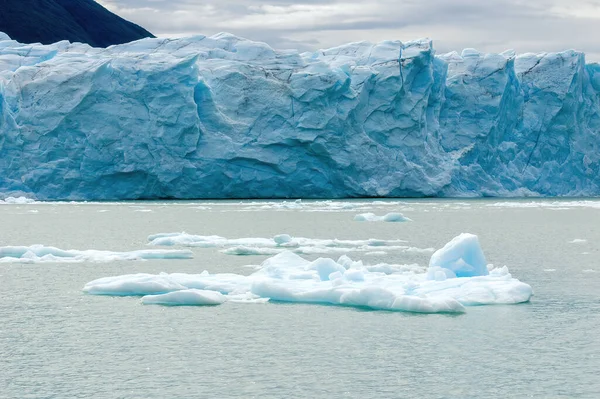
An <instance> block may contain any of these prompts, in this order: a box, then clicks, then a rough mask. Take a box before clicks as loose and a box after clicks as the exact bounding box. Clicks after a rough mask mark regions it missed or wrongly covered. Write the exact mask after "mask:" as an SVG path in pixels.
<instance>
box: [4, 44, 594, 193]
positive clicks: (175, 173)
mask: <svg viewBox="0 0 600 399" xmlns="http://www.w3.org/2000/svg"><path fill="white" fill-rule="evenodd" d="M599 97H600V66H599V65H598V64H586V62H585V57H584V54H582V53H580V52H576V51H572V50H569V51H564V52H561V53H541V54H523V55H515V54H514V53H512V52H505V53H502V54H482V53H479V52H477V51H475V50H472V49H467V50H464V51H463V52H462V53H461V54H459V53H450V54H444V55H436V54H435V51H434V48H433V45H432V42H431V41H429V40H419V41H413V42H406V43H403V42H400V41H385V42H381V43H376V44H372V43H367V42H360V43H351V44H347V45H344V46H340V47H336V48H332V49H328V50H320V51H316V52H312V53H310V52H309V53H298V52H296V51H290V50H287V51H279V50H274V49H272V48H270V47H269V46H267V45H266V44H264V43H257V42H252V41H249V40H245V39H242V38H239V37H236V36H233V35H230V34H219V35H216V36H212V37H205V36H196V37H190V38H183V39H145V40H140V41H137V42H133V43H129V44H124V45H119V46H112V47H109V48H108V49H97V48H91V47H89V46H87V45H84V44H78V43H74V44H71V43H68V42H59V43H55V44H52V45H46V46H45V45H40V44H20V43H17V42H16V41H12V40H10V39H9V38H8V37H7V36H6V35H4V34H0V194H1V195H2V196H9V195H13V196H18V195H25V196H28V197H35V198H37V199H42V200H58V199H67V200H109V199H112V200H119V199H143V198H180V199H187V198H294V197H304V198H318V197H320V198H342V197H363V196H365V197H398V196H523V195H542V196H559V195H560V196H590V195H599V194H600V177H599V173H598V172H599V157H600V148H599V147H600V139H599V135H598V133H599V131H600V105H599V101H600V100H599Z"/></svg>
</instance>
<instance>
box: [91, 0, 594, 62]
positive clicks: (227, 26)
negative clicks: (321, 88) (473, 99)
mask: <svg viewBox="0 0 600 399" xmlns="http://www.w3.org/2000/svg"><path fill="white" fill-rule="evenodd" d="M98 2H99V3H101V4H103V5H105V6H106V7H107V8H109V9H110V10H111V11H113V12H115V13H117V14H119V15H121V16H122V17H124V18H126V19H129V20H131V21H133V22H136V23H138V24H140V25H142V26H144V27H145V28H147V29H148V30H150V31H151V32H153V33H154V34H156V35H158V36H171V37H181V36H187V35H194V34H206V35H212V34H215V33H218V32H223V31H225V32H231V33H234V34H236V35H239V36H243V37H247V38H249V39H252V40H260V41H265V42H267V43H269V44H270V45H271V46H273V47H275V48H298V49H300V50H315V49H318V48H326V47H332V46H336V45H339V44H342V43H346V42H350V41H359V40H370V41H380V40H386V39H399V40H403V41H408V40H412V39H418V38H421V37H430V38H432V39H433V40H434V45H435V47H436V49H437V50H438V52H445V51H450V50H461V49H463V48H466V47H475V48H477V49H479V50H482V51H488V52H500V51H503V50H506V49H508V48H512V49H515V50H517V52H529V51H531V52H540V51H560V50H564V49H570V48H575V49H577V50H581V51H585V52H586V53H587V56H588V59H591V60H595V61H600V42H599V41H598V40H597V37H595V36H596V35H595V34H594V33H595V32H597V31H598V26H599V24H600V0H578V1H577V2H573V1H572V0H529V1H525V0H487V1H481V0H453V1H448V0H403V1H397V0H370V1H365V0H346V1H339V0H304V1H302V2H294V1H289V0H267V1H266V2H262V1H257V0H227V1H223V0H205V1H196V0H98Z"/></svg>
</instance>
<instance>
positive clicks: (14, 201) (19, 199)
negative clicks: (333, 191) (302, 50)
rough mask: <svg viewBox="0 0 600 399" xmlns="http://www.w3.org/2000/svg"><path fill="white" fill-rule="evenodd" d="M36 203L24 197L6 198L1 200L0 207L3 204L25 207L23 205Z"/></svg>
mask: <svg viewBox="0 0 600 399" xmlns="http://www.w3.org/2000/svg"><path fill="white" fill-rule="evenodd" d="M35 203H38V202H37V201H36V200H33V199H31V198H26V197H7V198H5V199H3V200H0V205H3V204H11V205H13V204H17V205H25V204H35Z"/></svg>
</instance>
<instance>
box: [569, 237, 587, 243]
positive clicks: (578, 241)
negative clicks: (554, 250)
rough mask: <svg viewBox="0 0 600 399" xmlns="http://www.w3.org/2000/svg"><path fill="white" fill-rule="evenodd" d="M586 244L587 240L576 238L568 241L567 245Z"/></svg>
mask: <svg viewBox="0 0 600 399" xmlns="http://www.w3.org/2000/svg"><path fill="white" fill-rule="evenodd" d="M585 243H587V240H584V239H582V238H576V239H574V240H571V241H569V244H585Z"/></svg>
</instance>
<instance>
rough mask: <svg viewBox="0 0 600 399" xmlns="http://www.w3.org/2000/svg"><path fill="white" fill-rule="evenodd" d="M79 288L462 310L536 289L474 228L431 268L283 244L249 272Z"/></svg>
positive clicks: (155, 299) (113, 280)
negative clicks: (311, 254) (488, 248)
mask: <svg viewBox="0 0 600 399" xmlns="http://www.w3.org/2000/svg"><path fill="white" fill-rule="evenodd" d="M190 290H201V291H200V292H198V291H190ZM83 291H84V292H85V293H88V294H95V295H115V296H143V298H142V301H143V302H144V303H157V304H164V305H186V304H187V305H198V304H205V303H206V302H208V301H210V300H212V299H215V298H216V299H215V302H218V301H221V300H222V299H223V300H222V302H225V301H246V302H248V303H262V302H264V301H279V302H295V303H312V304H329V305H336V306H349V307H359V308H368V309H373V310H389V311H405V312H417V313H462V312H465V306H476V305H495V304H516V303H522V302H527V301H529V300H530V298H531V296H532V295H533V290H532V288H531V286H529V285H528V284H525V283H522V282H520V281H519V280H517V279H515V278H513V277H512V276H511V274H510V273H509V272H508V269H507V268H506V266H504V267H501V268H491V270H488V266H487V265H486V264H485V257H484V255H483V252H482V250H481V247H480V245H479V241H478V239H477V237H476V236H474V235H471V234H462V235H460V236H458V237H456V238H454V239H453V240H452V241H451V242H450V243H448V244H447V245H446V246H444V248H442V249H441V250H439V251H437V252H436V253H435V254H434V255H433V256H432V258H431V262H430V265H429V267H428V268H424V267H422V266H419V265H415V264H413V265H388V264H378V265H365V264H364V263H363V262H362V261H354V260H352V259H351V258H350V257H348V256H347V255H343V256H341V257H340V258H339V259H338V260H337V261H336V260H333V259H331V258H318V259H316V260H314V261H308V260H306V259H304V258H302V257H300V256H299V255H297V254H295V253H293V252H291V251H285V252H282V253H279V254H277V255H275V256H273V257H271V258H269V259H267V260H265V261H264V262H263V263H262V264H261V265H260V267H258V270H256V271H255V272H254V273H252V274H251V275H249V276H244V275H239V274H233V273H217V274H211V273H209V272H208V271H204V272H202V273H200V274H182V273H172V274H168V273H161V274H158V275H152V274H131V275H123V276H115V277H105V278H101V279H98V280H94V281H91V282H89V283H87V284H86V285H85V286H84V287H83ZM206 291H213V292H215V293H218V294H219V295H222V297H221V296H216V297H211V296H209V295H208V294H206ZM147 295H152V297H150V298H148V297H147ZM157 295H158V296H157Z"/></svg>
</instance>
